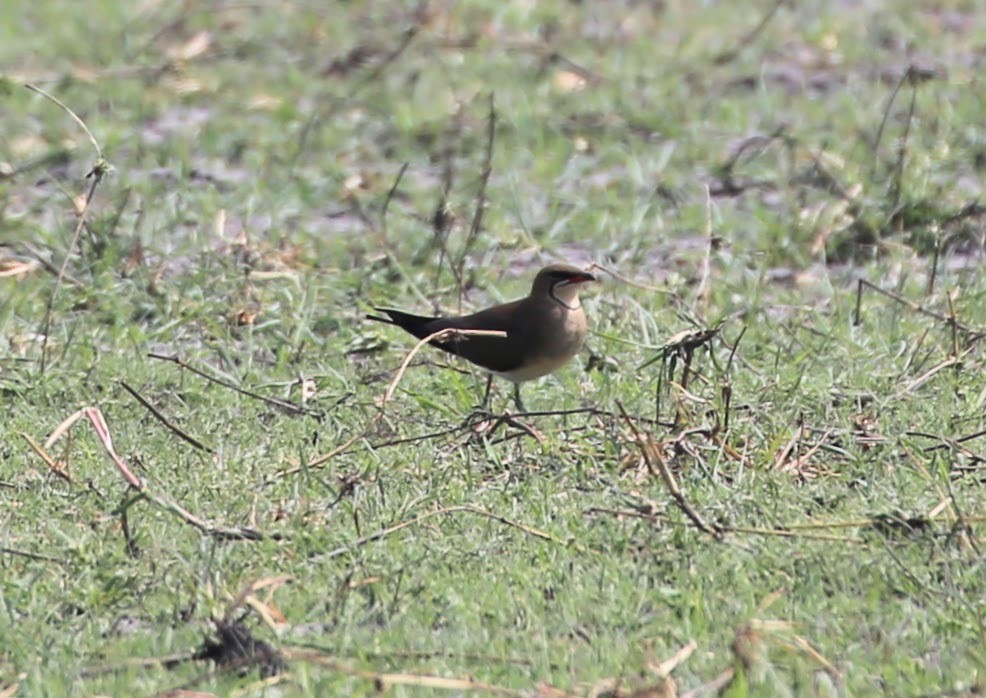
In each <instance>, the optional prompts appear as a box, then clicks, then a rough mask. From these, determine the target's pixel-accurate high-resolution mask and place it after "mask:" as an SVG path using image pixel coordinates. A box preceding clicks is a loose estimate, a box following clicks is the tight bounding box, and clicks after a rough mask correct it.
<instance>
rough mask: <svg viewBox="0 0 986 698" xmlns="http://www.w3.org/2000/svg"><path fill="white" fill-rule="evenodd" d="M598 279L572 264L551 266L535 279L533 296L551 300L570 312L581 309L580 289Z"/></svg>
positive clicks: (539, 273) (532, 289)
mask: <svg viewBox="0 0 986 698" xmlns="http://www.w3.org/2000/svg"><path fill="white" fill-rule="evenodd" d="M595 280H596V277H595V276H593V275H592V274H590V273H589V272H587V271H583V270H582V269H579V268H578V267H573V266H572V265H570V264H549V265H548V266H546V267H545V268H544V269H542V270H541V271H539V272H538V275H537V276H535V277H534V285H533V286H532V287H531V296H532V297H535V298H538V297H541V298H550V299H551V300H553V301H555V302H556V303H560V304H561V305H563V306H565V307H566V308H568V309H570V310H575V309H576V308H578V307H579V305H580V304H579V289H580V288H581V287H582V284H585V283H588V282H590V281H595Z"/></svg>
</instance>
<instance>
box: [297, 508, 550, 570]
mask: <svg viewBox="0 0 986 698" xmlns="http://www.w3.org/2000/svg"><path fill="white" fill-rule="evenodd" d="M458 512H466V513H469V514H475V515H477V516H483V517H486V518H488V519H492V520H493V521H498V522H499V523H502V524H504V525H506V526H510V527H512V528H516V529H518V530H520V531H523V532H524V533H526V534H528V535H530V536H534V537H535V538H540V539H542V540H547V541H550V542H553V543H557V542H558V539H556V538H555V537H554V536H552V535H551V534H550V533H545V532H544V531H541V530H538V529H536V528H531V527H530V526H525V525H524V524H521V523H517V522H516V521H512V520H510V519H508V518H506V517H504V516H500V515H499V514H494V513H492V512H489V511H486V510H485V509H480V508H479V507H475V506H472V505H471V504H461V505H457V506H451V507H445V508H443V509H436V510H435V511H429V512H428V513H426V514H421V515H420V516H416V517H415V518H413V519H409V520H407V521H402V522H401V523H399V524H395V525H394V526H390V527H389V528H384V529H381V530H379V531H376V532H374V533H371V534H369V535H366V536H363V537H362V538H358V539H356V540H354V541H353V542H352V543H349V544H348V545H343V546H341V547H339V548H336V549H335V550H330V551H329V552H327V553H323V554H321V555H317V556H316V557H317V558H318V559H331V558H334V557H339V556H340V555H345V554H347V553H351V552H353V551H354V550H358V549H359V548H362V547H363V546H365V545H367V544H368V543H373V542H374V541H378V540H381V539H383V538H386V537H387V536H390V535H392V534H394V533H397V532H398V531H402V530H404V529H405V528H409V527H411V526H416V525H417V524H419V523H422V522H423V521H427V520H428V519H431V518H434V517H436V516H445V515H447V514H455V513H458Z"/></svg>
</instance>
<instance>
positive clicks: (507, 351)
mask: <svg viewBox="0 0 986 698" xmlns="http://www.w3.org/2000/svg"><path fill="white" fill-rule="evenodd" d="M525 300H526V299H521V300H518V301H514V302H512V303H505V304H503V305H497V306H494V307H492V308H486V309H485V310H480V311H479V312H478V313H473V314H472V315H462V316H458V317H447V318H435V317H424V316H421V315H412V314H411V313H405V312H403V311H401V310H393V309H391V308H375V310H377V311H378V312H381V313H385V314H386V315H387V318H382V317H375V316H373V315H368V316H367V317H368V318H369V319H371V320H376V321H378V322H386V323H389V324H391V325H397V326H398V327H400V328H401V329H403V330H404V331H406V332H408V333H410V334H412V335H414V336H415V337H417V338H418V339H424V338H425V337H427V336H428V335H430V334H434V333H435V332H438V331H440V330H444V329H449V328H452V329H457V330H493V331H498V332H506V333H507V335H508V336H507V337H479V336H473V337H468V336H463V337H455V338H452V339H447V340H442V341H434V340H433V341H432V342H430V343H431V344H432V345H433V346H436V347H438V348H439V349H442V350H444V351H447V352H449V353H450V354H456V355H457V356H461V357H462V358H464V359H466V360H467V361H471V362H472V363H474V364H477V365H479V366H482V367H483V368H485V369H487V370H490V371H496V372H507V371H512V370H514V369H516V368H517V367H518V366H519V365H520V364H521V360H522V358H523V343H522V342H518V341H517V340H519V339H520V338H521V334H522V328H519V327H518V326H517V323H515V322H514V318H515V317H516V312H517V310H518V309H519V308H518V306H520V305H521V304H522V303H524V301H525ZM388 318H389V319H388Z"/></svg>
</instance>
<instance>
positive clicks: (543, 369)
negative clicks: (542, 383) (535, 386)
mask: <svg viewBox="0 0 986 698" xmlns="http://www.w3.org/2000/svg"><path fill="white" fill-rule="evenodd" d="M572 356H574V354H572V355H569V356H547V357H545V358H543V359H539V360H538V361H534V362H532V363H530V364H528V365H527V366H524V367H523V368H518V369H516V370H513V371H505V372H500V371H493V372H492V373H493V375H495V376H499V377H500V378H506V379H507V380H508V381H511V382H512V383H524V382H525V381H532V380H534V379H535V378H540V377H541V376H546V375H548V374H549V373H554V372H555V371H557V370H558V369H559V368H561V367H562V366H564V365H565V364H567V363H568V362H569V361H571V360H572Z"/></svg>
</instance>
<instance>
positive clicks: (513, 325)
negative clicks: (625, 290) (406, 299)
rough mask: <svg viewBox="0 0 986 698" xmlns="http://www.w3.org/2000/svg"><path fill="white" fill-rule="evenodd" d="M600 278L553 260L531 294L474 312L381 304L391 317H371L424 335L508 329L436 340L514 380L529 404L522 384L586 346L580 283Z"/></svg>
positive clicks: (563, 363)
mask: <svg viewBox="0 0 986 698" xmlns="http://www.w3.org/2000/svg"><path fill="white" fill-rule="evenodd" d="M595 280H596V277H595V276H593V275H592V274H590V273H589V272H586V271H582V270H581V269H579V268H577V267H573V266H571V265H568V264H550V265H548V266H546V267H544V268H543V269H542V270H541V271H539V272H538V274H537V276H536V277H534V284H533V285H532V286H531V293H530V295H529V296H527V297H526V298H521V299H520V300H516V301H513V302H511V303H504V304H503V305H497V306H493V307H492V308H486V309H485V310H480V311H479V312H476V313H473V314H471V315H462V316H459V317H447V318H436V317H424V316H421V315H412V314H410V313H405V312H403V311H400V310H392V309H390V308H375V310H377V311H378V312H381V313H385V314H386V315H387V317H386V318H383V317H377V316H374V315H368V316H367V317H368V318H369V319H371V320H376V321H378V322H385V323H388V324H391V325H397V326H398V327H400V328H401V329H403V330H405V331H407V332H409V333H411V334H412V335H414V336H415V337H418V338H419V339H423V338H425V337H427V336H428V335H430V334H433V333H435V332H438V331H439V330H444V329H448V328H454V329H459V330H497V331H501V332H506V333H507V336H506V337H478V336H472V337H461V338H455V339H451V340H445V341H432V342H431V344H432V345H434V346H436V347H438V348H439V349H442V350H444V351H447V352H449V353H450V354H455V355H457V356H461V357H462V358H463V359H466V360H467V361H471V362H472V363H474V364H476V365H477V366H481V367H482V368H485V369H486V370H487V371H489V372H490V373H491V374H494V375H497V376H501V377H503V378H506V379H507V380H509V381H511V382H513V383H514V385H515V393H514V396H515V399H516V400H517V406H518V407H520V408H521V409H523V406H522V405H521V403H520V383H523V382H524V381H529V380H534V379H535V378H540V377H541V376H545V375H547V374H549V373H552V372H553V371H555V370H557V369H559V368H561V367H562V366H564V365H565V364H566V363H568V362H569V361H570V360H571V359H572V357H574V356H575V355H576V354H578V353H579V351H580V350H581V349H582V345H583V343H584V342H585V337H586V334H587V333H588V326H587V324H586V317H585V312H584V311H583V310H582V304H581V303H580V302H579V288H580V287H581V285H582V284H584V283H586V282H589V281H595ZM487 387H488V386H487Z"/></svg>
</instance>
